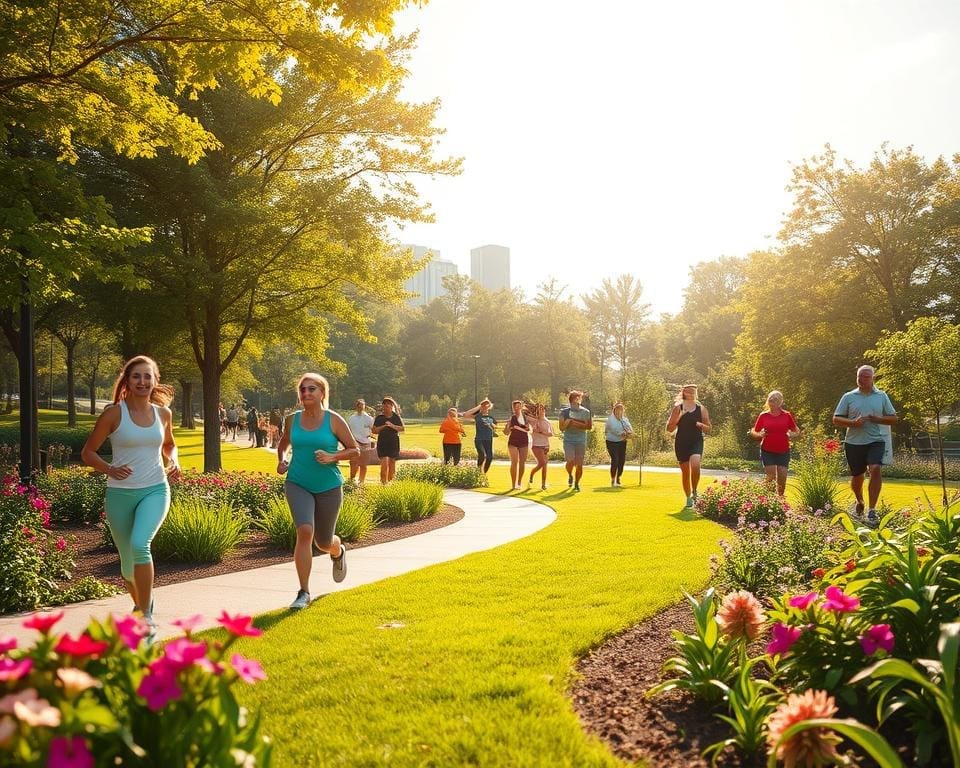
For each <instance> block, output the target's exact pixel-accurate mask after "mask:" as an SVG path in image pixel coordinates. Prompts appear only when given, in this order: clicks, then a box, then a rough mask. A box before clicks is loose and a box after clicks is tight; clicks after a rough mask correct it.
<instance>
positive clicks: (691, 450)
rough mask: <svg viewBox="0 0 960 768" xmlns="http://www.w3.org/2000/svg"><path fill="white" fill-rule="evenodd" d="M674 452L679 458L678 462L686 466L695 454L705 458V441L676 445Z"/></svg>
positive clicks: (674, 445)
mask: <svg viewBox="0 0 960 768" xmlns="http://www.w3.org/2000/svg"><path fill="white" fill-rule="evenodd" d="M673 452H674V453H675V454H676V456H677V461H679V462H680V463H681V464H686V463H687V462H688V461H690V457H691V456H693V455H694V454H696V455H699V456H703V440H702V439H701V440H697V441H696V442H693V443H674V444H673Z"/></svg>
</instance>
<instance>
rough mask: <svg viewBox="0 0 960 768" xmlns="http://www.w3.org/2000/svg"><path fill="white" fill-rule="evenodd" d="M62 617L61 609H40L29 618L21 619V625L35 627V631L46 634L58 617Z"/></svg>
mask: <svg viewBox="0 0 960 768" xmlns="http://www.w3.org/2000/svg"><path fill="white" fill-rule="evenodd" d="M62 618H63V611H51V612H47V611H40V612H38V613H35V614H33V615H32V616H30V617H29V618H26V619H24V620H23V626H24V627H25V628H26V629H35V630H37V632H42V633H43V634H47V633H48V632H49V631H50V630H51V629H52V628H53V625H54V624H56V623H57V622H58V621H60V619H62Z"/></svg>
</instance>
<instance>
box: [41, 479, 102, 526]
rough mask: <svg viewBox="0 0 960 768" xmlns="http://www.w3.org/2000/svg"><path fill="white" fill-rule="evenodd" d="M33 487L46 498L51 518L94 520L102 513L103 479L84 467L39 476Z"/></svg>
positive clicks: (73, 520) (93, 521) (59, 520)
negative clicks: (35, 485) (35, 486)
mask: <svg viewBox="0 0 960 768" xmlns="http://www.w3.org/2000/svg"><path fill="white" fill-rule="evenodd" d="M37 488H38V489H39V490H40V493H42V494H43V495H44V497H45V498H47V499H49V501H50V517H51V518H52V519H53V520H55V521H57V522H64V523H95V522H97V521H98V520H99V519H100V515H101V513H102V512H103V499H104V496H105V495H106V490H107V478H106V475H101V474H100V473H98V472H91V471H90V470H89V469H87V468H86V467H78V466H72V467H64V468H62V469H54V470H52V471H50V472H47V473H46V474H42V475H39V476H38V477H37Z"/></svg>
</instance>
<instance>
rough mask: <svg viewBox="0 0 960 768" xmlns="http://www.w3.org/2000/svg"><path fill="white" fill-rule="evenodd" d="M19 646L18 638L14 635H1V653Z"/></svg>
mask: <svg viewBox="0 0 960 768" xmlns="http://www.w3.org/2000/svg"><path fill="white" fill-rule="evenodd" d="M16 647H17V638H15V637H13V635H0V653H6V652H7V651H12V650H13V649H14V648H16Z"/></svg>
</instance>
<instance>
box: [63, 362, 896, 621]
mask: <svg viewBox="0 0 960 768" xmlns="http://www.w3.org/2000/svg"><path fill="white" fill-rule="evenodd" d="M874 376H875V372H874V369H873V368H872V367H871V366H869V365H863V366H860V368H858V369H857V386H856V388H854V389H852V390H850V391H849V392H846V393H845V394H844V395H843V396H842V397H841V398H840V401H839V403H838V404H837V407H836V408H835V409H834V414H833V424H834V425H835V426H838V427H845V428H846V430H847V432H846V437H845V439H844V450H845V455H846V459H847V463H848V464H849V467H850V474H851V481H850V487H851V489H852V491H853V494H854V497H855V499H856V513H857V514H858V515H864V513H866V516H865V519H866V521H867V522H868V524H876V522H877V512H876V507H877V503H878V500H879V497H880V489H881V484H882V470H881V467H882V465H883V463H884V453H885V449H886V448H887V440H888V432H889V426H890V425H892V424H894V423H896V421H897V413H896V411H895V410H894V408H893V405H892V404H891V402H890V398H889V397H888V396H887V395H886V393H884V392H883V391H881V390H879V389H877V388H876V387H875V386H874ZM329 394H330V385H329V384H328V382H327V380H326V379H325V378H324V377H323V376H321V375H320V374H318V373H305V374H303V375H302V376H301V377H300V380H299V381H298V382H297V398H298V403H299V409H298V410H296V411H294V412H293V413H290V414H288V415H286V417H285V419H284V423H283V427H282V430H280V437H279V440H278V442H277V446H276V448H277V473H278V474H281V475H285V481H284V493H285V496H286V500H287V504H288V506H289V508H290V514H291V516H292V518H293V520H294V522H295V524H296V531H297V538H296V546H295V550H294V564H295V568H296V572H297V578H298V580H299V589H298V591H297V595H296V597H295V599H294V601H293V603H292V604H291V606H290V607H291V608H292V609H300V608H304V607H306V606H307V605H308V604H309V603H310V591H309V590H310V587H309V581H310V571H311V568H312V564H313V547H314V546H315V547H316V548H317V549H319V550H320V551H321V552H325V553H327V554H328V555H329V556H330V559H331V562H332V569H333V579H334V581H336V582H341V581H343V579H344V578H345V577H346V573H347V562H346V552H347V548H346V545H345V544H344V543H343V541H341V539H340V537H339V536H337V535H336V533H335V531H336V524H337V518H338V516H339V513H340V507H341V505H342V503H343V477H342V475H341V473H340V468H339V463H340V462H341V461H349V462H350V475H351V479H354V478H355V477H357V476H359V479H360V482H363V481H364V479H365V475H366V457H365V456H364V453H365V452H366V451H369V450H371V444H372V440H373V437H374V436H376V438H377V440H376V452H377V456H378V458H379V459H380V480H381V482H383V483H387V482H389V481H390V480H392V479H393V475H394V472H395V469H396V460H397V458H398V457H399V453H400V433H401V432H403V431H404V424H403V419H402V418H401V417H400V414H399V408H398V407H397V403H396V401H395V400H394V399H393V398H391V397H385V398H383V401H382V403H381V407H382V412H381V413H380V414H378V415H377V416H376V417H373V416H371V415H370V414H369V413H368V412H367V409H366V403H365V402H364V401H363V400H362V399H361V400H357V402H356V403H355V405H354V413H353V414H351V415H350V416H349V417H348V418H347V419H344V418H343V417H342V416H341V415H340V414H339V413H337V412H336V411H333V410H330V409H329V407H328V398H329ZM582 396H583V395H582V393H581V392H579V391H576V390H574V391H572V392H570V393H569V395H568V402H569V405H567V406H566V407H564V408H563V409H561V411H560V431H561V432H562V433H563V451H564V459H565V464H564V468H565V469H566V472H567V485H568V487H571V488H573V490H575V491H579V490H580V481H581V478H582V476H583V463H584V458H585V453H586V446H587V435H588V433H589V432H590V431H591V430H592V429H593V417H592V414H591V413H590V411H589V409H587V408H585V407H584V406H583V404H582ZM172 399H173V389H172V388H171V387H169V386H168V385H166V384H161V382H160V370H159V368H158V366H157V363H156V362H155V361H154V360H152V359H151V358H149V357H146V356H144V355H138V356H137V357H134V358H131V359H130V360H128V361H127V362H126V363H125V364H124V366H123V369H122V370H121V372H120V375H119V376H118V377H117V380H116V382H115V383H114V387H113V404H112V405H110V406H108V407H107V408H105V409H104V411H103V413H102V414H101V415H100V416H99V418H98V419H97V421H96V424H95V425H94V428H93V431H92V432H91V434H90V436H89V437H88V438H87V441H86V443H85V444H84V446H83V450H82V454H81V455H82V458H83V461H84V463H86V464H87V465H89V466H91V467H93V468H94V469H95V470H97V471H99V472H102V473H103V474H105V475H106V476H107V491H106V497H105V508H106V516H107V522H108V524H109V526H110V531H111V533H112V535H113V539H114V541H115V543H116V546H117V550H118V552H119V555H120V571H121V574H122V575H123V579H124V582H125V583H126V586H127V590H128V591H129V593H130V596H131V598H132V599H133V603H134V610H135V611H137V612H138V613H140V614H141V615H142V617H143V620H144V623H145V625H146V628H147V632H148V634H149V635H151V636H152V634H153V633H154V632H155V631H156V623H155V621H154V618H153V607H154V599H153V582H154V567H153V558H152V555H151V551H150V545H151V542H152V540H153V537H154V536H155V535H156V533H157V531H158V530H159V528H160V526H161V524H162V523H163V520H164V518H165V517H166V515H167V512H168V511H169V508H170V485H169V483H170V481H175V480H176V479H177V478H178V477H179V476H180V467H179V463H178V454H177V445H176V442H175V441H174V437H173V416H172V413H171V411H170V408H169V404H170V402H171V401H172ZM783 403H784V398H783V394H782V393H781V392H779V391H776V390H774V391H772V392H770V394H769V395H768V396H767V401H766V407H765V409H764V411H763V413H761V414H760V415H759V416H758V418H757V420H756V423H755V424H754V426H753V428H752V429H751V430H750V435H751V437H753V438H754V439H756V440H758V441H759V442H760V460H761V463H762V465H763V467H764V471H765V473H766V475H767V477H768V478H769V479H770V482H771V483H772V484H775V485H776V488H777V490H778V492H779V493H780V494H783V492H784V489H785V485H786V474H787V467H788V466H789V462H790V440H792V439H796V438H797V437H798V436H799V434H800V430H799V428H798V427H797V424H796V421H795V420H794V418H793V415H792V414H791V413H790V412H789V411H787V410H785V409H784V407H783ZM492 407H493V403H492V402H491V401H490V400H489V399H484V400H482V401H481V402H480V403H478V404H477V405H475V406H474V407H473V408H470V409H469V410H467V411H464V412H463V413H460V412H458V410H457V409H456V408H451V409H450V410H449V411H448V412H447V417H446V419H444V421H443V423H442V424H441V425H440V432H441V433H442V434H443V445H444V461H445V462H447V461H449V462H453V463H457V462H459V460H460V446H461V440H462V438H463V437H464V436H465V435H466V432H465V430H464V428H463V424H462V422H461V421H460V419H461V418H466V417H471V416H472V417H473V419H474V424H475V426H476V437H475V440H474V443H475V445H476V448H477V466H478V467H480V468H481V469H482V470H483V471H484V472H487V471H488V470H489V468H490V463H491V461H492V459H493V436H494V430H495V428H496V427H497V425H498V423H497V420H496V418H494V416H493V415H492V414H491V409H492ZM228 419H229V416H228ZM258 420H259V419H258ZM502 429H503V433H504V434H505V435H506V436H507V443H508V446H509V450H510V477H511V482H512V487H513V489H520V488H522V481H523V478H524V475H525V472H526V459H527V452H528V450H532V452H533V455H534V458H535V459H536V462H537V463H536V465H535V466H534V468H533V469H532V470H531V472H530V475H529V479H528V481H527V482H528V485H532V484H533V481H534V478H535V477H536V476H537V474H538V473H540V474H541V483H540V487H541V488H543V489H546V488H547V457H548V455H549V448H550V438H551V437H553V436H554V433H553V428H552V426H551V424H550V420H549V419H548V418H547V417H546V409H545V407H544V405H543V404H541V403H536V404H532V405H530V406H527V407H525V406H524V403H523V402H522V401H520V400H514V401H513V403H512V404H511V415H510V418H509V419H508V420H507V421H506V423H505V424H504V426H503V428H502ZM710 429H711V423H710V414H709V413H708V411H707V408H706V407H705V406H703V404H701V403H700V402H699V400H698V399H697V387H696V385H694V384H687V385H684V386H683V387H682V388H681V390H680V394H679V395H678V397H677V399H676V402H675V403H674V405H673V407H672V408H671V411H670V415H669V418H668V420H667V431H668V432H670V433H672V434H673V435H674V449H675V452H676V457H677V461H678V463H679V465H680V470H681V484H682V487H683V491H684V494H685V496H686V503H687V506H688V507H692V506H693V505H694V503H695V502H696V498H697V485H698V483H699V480H700V464H701V459H702V456H703V442H704V441H703V436H704V434H707V433H709V432H710ZM632 435H633V429H632V427H631V425H630V421H629V420H628V419H627V418H626V415H625V413H624V406H623V403H616V404H615V405H614V407H613V414H612V416H611V417H610V418H608V419H607V421H606V428H605V438H606V444H607V450H608V451H609V453H610V483H611V485H612V486H619V485H620V480H621V475H622V473H623V466H624V462H625V458H626V441H627V440H629V439H630V437H631V436H632ZM107 440H109V441H110V445H111V451H112V458H111V461H110V462H108V461H106V459H104V458H103V457H102V456H100V455H99V453H98V451H99V450H100V448H101V447H102V446H103V444H104V443H105V442H106V441H107ZM288 452H289V457H288ZM868 470H869V473H870V481H869V485H868V488H867V500H866V501H865V500H864V495H863V486H864V479H865V475H866V473H867V471H868Z"/></svg>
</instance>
